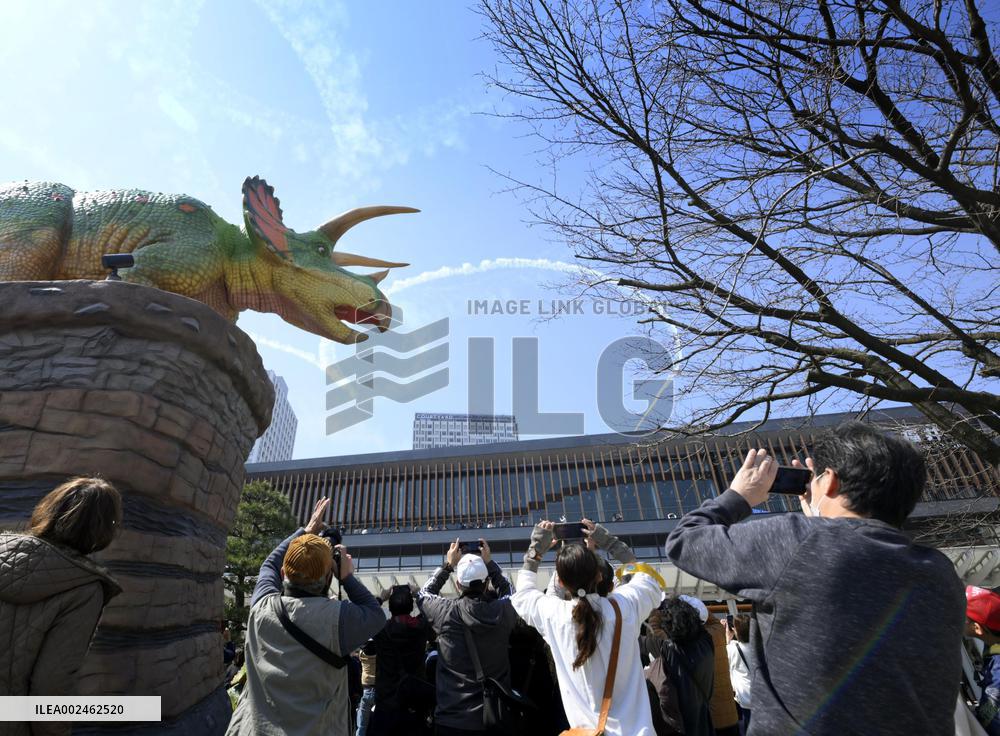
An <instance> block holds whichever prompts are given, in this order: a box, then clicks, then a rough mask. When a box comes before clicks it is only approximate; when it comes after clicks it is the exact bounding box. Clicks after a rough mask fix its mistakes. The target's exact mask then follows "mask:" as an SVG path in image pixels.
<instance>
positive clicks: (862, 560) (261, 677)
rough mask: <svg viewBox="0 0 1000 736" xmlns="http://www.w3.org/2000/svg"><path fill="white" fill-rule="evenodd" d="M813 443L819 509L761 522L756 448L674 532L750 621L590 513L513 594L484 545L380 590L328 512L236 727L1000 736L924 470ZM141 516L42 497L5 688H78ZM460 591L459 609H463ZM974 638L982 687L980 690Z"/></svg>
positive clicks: (991, 682) (95, 500)
mask: <svg viewBox="0 0 1000 736" xmlns="http://www.w3.org/2000/svg"><path fill="white" fill-rule="evenodd" d="M811 449H812V457H811V458H809V459H807V460H806V462H805V466H804V467H806V468H807V469H808V470H810V471H811V481H810V482H809V484H808V487H807V488H806V489H805V493H803V495H802V497H801V500H802V508H803V513H802V514H780V515H768V516H766V517H763V518H754V519H749V517H750V516H751V514H752V509H753V508H754V507H756V506H759V505H761V504H763V503H764V502H766V500H767V498H768V493H769V490H770V488H771V486H772V484H773V482H774V480H775V476H776V474H777V470H778V468H777V463H776V461H775V460H774V458H772V457H771V456H769V455H768V453H767V452H765V451H763V450H757V451H752V452H750V453H749V454H748V455H747V457H746V459H745V461H744V463H743V465H742V467H741V468H740V469H739V470H738V472H737V473H736V475H735V477H734V478H733V480H732V482H731V483H730V486H729V489H728V490H726V491H725V492H723V493H722V494H720V495H719V496H718V497H716V498H713V499H711V500H708V501H706V502H705V503H704V504H703V505H702V506H701V507H700V508H698V509H697V510H696V511H693V512H691V513H689V514H687V515H685V516H684V517H683V518H682V519H681V520H680V522H679V523H678V524H677V525H676V527H675V528H674V529H673V531H672V532H671V533H670V535H669V537H668V541H667V547H666V553H667V555H668V556H669V558H670V559H671V560H672V561H673V562H674V564H675V565H676V566H677V567H678V568H680V569H681V570H684V571H686V572H688V573H690V574H692V575H694V576H696V577H698V578H700V579H702V580H705V581H708V582H710V583H713V584H715V585H717V586H719V587H720V588H722V589H724V590H727V591H730V592H731V593H732V594H734V595H735V596H737V598H738V599H741V600H743V601H745V602H746V604H747V606H748V608H747V610H748V611H749V614H748V615H744V614H743V613H739V614H737V615H735V616H725V615H722V616H718V615H716V613H722V611H721V610H718V609H717V611H716V613H713V612H712V611H710V610H709V609H708V607H706V605H705V604H704V603H703V602H702V601H700V600H698V599H697V598H693V597H689V596H683V595H676V594H675V592H674V591H672V590H670V589H669V586H668V585H667V583H666V581H664V580H663V579H662V578H661V577H660V575H659V574H658V572H657V570H656V569H655V568H653V567H652V566H649V565H645V564H644V563H642V562H641V561H640V560H637V559H636V558H635V555H634V554H633V553H632V550H631V549H629V548H628V546H627V545H625V544H624V543H623V542H622V541H621V540H619V539H617V538H616V537H615V536H613V535H612V534H610V533H609V532H608V530H607V529H606V528H604V527H602V526H600V525H597V524H594V523H592V522H590V521H588V520H584V521H583V522H582V525H581V526H582V528H581V533H582V538H580V539H569V540H557V539H556V535H555V531H556V529H555V526H556V525H554V524H553V523H552V522H548V521H544V522H541V523H539V524H537V525H535V526H534V528H533V529H532V530H531V534H530V538H529V539H528V540H527V542H526V546H527V549H526V552H525V554H524V560H523V565H522V567H521V570H520V572H519V574H518V577H517V588H516V590H515V588H514V586H513V585H512V584H511V581H510V579H509V578H508V577H507V575H506V574H505V572H504V571H503V570H502V569H501V568H500V566H499V565H497V563H496V562H495V561H494V560H493V559H492V557H491V554H490V548H489V544H488V543H487V542H486V541H485V540H479V546H478V548H470V547H469V545H463V544H462V543H460V541H459V540H456V541H455V542H454V543H453V544H451V546H450V547H449V548H448V549H447V550H446V551H445V552H444V555H443V558H444V559H443V561H442V564H441V565H440V567H438V569H437V570H436V571H435V572H434V574H433V575H432V576H431V577H430V579H429V580H428V581H427V582H426V584H425V585H424V586H423V587H422V588H419V589H418V588H416V587H415V586H408V585H398V586H394V587H392V588H390V589H387V590H385V591H381V595H380V596H379V597H376V596H375V595H373V594H372V592H370V591H369V590H368V589H367V588H366V587H365V586H364V585H363V584H362V583H361V581H360V580H359V579H358V578H357V577H356V576H355V575H354V574H353V573H354V566H353V561H352V559H351V555H350V552H349V551H348V550H347V549H346V548H345V547H344V546H343V545H340V544H331V542H330V540H329V539H328V538H327V537H326V536H323V535H322V534H323V531H324V527H325V524H324V523H323V521H322V519H323V517H324V516H325V514H326V510H327V504H328V503H329V500H328V499H324V500H321V501H320V502H319V503H318V504H317V506H316V508H315V509H314V512H313V515H312V518H311V519H310V521H309V523H308V524H307V525H306V526H305V527H303V528H302V529H299V530H298V531H296V532H295V533H294V534H293V535H291V536H290V537H289V538H288V539H286V540H284V541H283V542H281V544H279V545H278V546H277V547H276V548H275V549H274V551H273V552H272V553H271V554H270V555H269V556H268V558H267V559H266V560H265V561H264V563H263V565H262V566H261V569H260V575H259V578H258V581H257V585H256V588H255V590H254V593H253V596H252V599H251V601H250V614H249V619H248V621H247V627H246V642H245V646H244V648H243V651H242V652H238V651H236V648H235V647H229V648H227V652H226V657H227V659H228V660H229V664H230V665H231V667H230V670H229V671H230V674H232V673H233V672H234V671H235V670H236V669H239V671H240V674H239V675H237V676H236V677H234V678H233V679H234V681H235V682H236V683H237V684H236V688H235V689H236V690H237V691H238V694H237V696H236V698H235V710H234V713H233V715H232V719H231V722H230V724H229V729H228V731H227V733H228V734H234V735H246V736H250V735H255V734H282V735H285V734H287V735H292V736H294V735H297V734H302V735H306V734H317V735H319V734H324V735H326V734H333V735H335V736H355V735H356V736H366V735H370V736H379V735H381V734H418V735H419V734H428V735H429V734H439V735H441V736H464V735H469V736H494V735H499V734H504V735H507V736H513V735H514V734H517V735H518V736H521V735H524V736H527V735H528V734H539V735H545V736H547V735H549V734H551V735H552V736H555V734H559V733H561V732H563V731H567V730H568V729H573V731H572V733H579V734H609V735H612V736H664V735H665V734H684V735H686V736H712V735H719V736H722V735H727V736H729V735H732V736H735V735H736V734H741V735H745V734H747V733H750V734H754V735H758V736H759V735H765V736H766V735H770V734H838V735H839V734H931V735H936V734H940V735H942V736H943V735H944V734H949V736H950V735H951V734H955V733H966V732H970V731H963V730H962V729H970V728H971V729H979V732H980V733H982V732H985V733H987V734H990V735H991V736H1000V594H998V593H997V592H994V591H991V590H986V589H981V588H975V587H968V588H965V587H964V586H963V585H962V583H961V582H960V580H959V578H958V576H957V574H956V572H955V569H954V567H953V566H952V564H951V563H950V561H949V560H948V559H947V558H946V557H945V556H944V555H943V554H942V553H940V552H938V551H936V550H933V549H930V548H926V547H922V546H920V545H917V544H914V543H913V542H912V541H911V540H910V539H909V538H908V537H907V536H906V535H905V534H904V532H903V531H902V529H901V527H902V525H903V522H904V521H905V520H906V518H907V517H908V516H909V514H910V513H911V512H912V510H913V508H914V507H915V505H916V503H917V500H918V499H919V497H920V495H921V493H922V491H923V487H924V483H925V479H926V468H925V465H924V460H923V458H922V457H921V455H920V454H919V452H918V451H917V450H916V448H914V447H913V446H912V445H911V444H909V443H908V442H906V441H904V440H901V439H899V438H896V437H894V436H892V435H888V434H883V433H880V432H878V431H875V430H874V429H872V428H870V427H868V426H866V425H862V424H848V425H844V426H841V427H839V428H836V429H834V430H831V431H829V432H828V433H827V434H826V435H825V436H824V437H823V438H822V439H821V440H820V441H819V442H817V443H816V444H815V445H814V446H813V447H812V448H811ZM796 464H797V465H798V463H796ZM120 523H121V499H120V497H119V496H118V493H117V491H115V490H114V489H113V488H112V487H111V486H110V485H109V484H107V483H104V482H103V481H100V480H98V479H77V480H76V481H73V482H72V483H68V484H65V485H64V486H61V487H60V488H58V489H56V490H55V491H53V492H52V493H51V494H49V495H48V496H46V498H45V499H43V501H42V502H41V503H40V504H39V506H38V508H37V509H36V511H35V514H34V515H33V517H32V521H31V526H30V528H29V530H28V532H27V533H22V534H5V535H0V622H3V623H4V625H5V626H6V628H4V629H2V630H3V631H9V632H15V631H17V632H19V633H18V635H17V636H13V635H12V634H9V635H8V639H9V642H10V645H9V646H8V647H7V648H6V649H4V648H2V647H0V694H2V695H21V694H67V693H70V692H71V691H72V690H71V687H70V686H71V683H72V677H73V673H74V672H75V668H77V667H79V665H80V662H81V661H82V659H83V656H84V654H85V653H86V639H85V638H84V637H82V636H81V635H80V634H81V632H84V631H89V632H92V631H93V630H94V627H95V626H96V624H97V620H98V618H99V616H100V611H101V609H102V608H103V606H104V605H105V604H106V602H107V600H108V599H109V598H110V597H111V596H113V595H115V594H116V593H117V592H118V591H119V590H120V589H119V588H118V587H117V585H116V584H115V583H114V581H113V580H112V579H111V577H110V576H109V575H108V574H107V572H106V571H105V570H103V569H102V568H100V566H99V565H96V564H95V563H94V562H93V561H91V560H90V559H89V558H88V557H87V555H89V554H91V553H92V552H95V551H97V550H99V549H102V548H103V547H105V546H107V544H108V543H110V541H111V540H112V539H113V537H114V534H115V532H116V531H117V528H118V527H119V526H120ZM549 554H553V555H554V571H553V572H552V574H551V575H550V576H549V582H548V585H547V586H546V587H544V588H543V587H542V586H540V585H539V568H540V565H542V563H543V561H544V560H545V558H546V556H547V555H549ZM616 568H617V569H616ZM40 569H41V570H45V571H46V576H47V577H46V578H45V579H43V578H39V577H38V571H39V570H40ZM50 571H56V573H55V574H53V573H51V572H50ZM334 580H337V581H339V583H338V586H337V587H338V588H339V590H338V593H337V594H336V595H334V594H332V593H331V584H332V583H333V581H334ZM46 581H48V582H47V583H46ZM449 581H451V582H452V584H453V586H454V589H455V591H456V592H457V594H458V595H457V596H444V595H442V591H443V590H444V589H445V586H446V585H447V584H448V583H449ZM43 583H46V584H44V585H43ZM345 596H346V598H345ZM386 607H387V610H386ZM23 626H28V627H29V629H30V636H28V635H25V634H24V633H23V632H22V631H21V627H23ZM973 640H979V641H981V642H982V655H981V659H982V666H981V668H980V675H979V677H978V678H977V679H978V682H977V683H974V684H975V685H976V686H977V687H976V688H975V690H976V692H974V693H973V692H971V691H970V689H969V688H967V687H962V685H963V674H962V651H963V647H968V643H969V642H970V641H973ZM968 649H969V650H973V649H974V648H972V647H968ZM976 651H978V649H976ZM238 657H242V658H243V659H244V662H243V666H242V668H238V666H237V665H238V663H237V658H238ZM54 658H58V661H59V666H53V662H54V661H55V659H54ZM39 673H41V674H39ZM55 673H58V675H57V674H55ZM964 684H966V685H968V684H972V683H967V682H966V683H964ZM973 699H975V700H977V702H975V703H971V702H970V701H971V700H973ZM970 705H971V706H972V707H973V708H974V710H970ZM65 725H66V726H67V727H66V729H65V730H63V731H59V730H53V732H54V733H59V732H62V733H69V728H68V724H65ZM956 729H958V730H956ZM15 733H24V734H27V733H29V731H28V730H27V729H26V728H25V729H23V730H21V731H19V732H18V731H15Z"/></svg>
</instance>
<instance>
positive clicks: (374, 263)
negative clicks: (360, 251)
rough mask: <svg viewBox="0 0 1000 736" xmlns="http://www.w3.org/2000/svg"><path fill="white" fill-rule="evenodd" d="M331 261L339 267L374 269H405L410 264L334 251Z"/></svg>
mask: <svg viewBox="0 0 1000 736" xmlns="http://www.w3.org/2000/svg"><path fill="white" fill-rule="evenodd" d="M330 259H331V260H332V261H333V262H334V263H336V264H337V265H338V266H371V267H372V268H379V267H381V268H403V267H404V266H409V265H410V264H409V263H393V262H392V261H382V260H379V259H378V258H368V257H367V256H357V255H354V254H353V253H341V252H339V251H336V250H335V251H334V252H333V253H331V254H330Z"/></svg>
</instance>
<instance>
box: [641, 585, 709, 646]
mask: <svg viewBox="0 0 1000 736" xmlns="http://www.w3.org/2000/svg"><path fill="white" fill-rule="evenodd" d="M649 625H650V628H652V629H653V631H654V632H656V633H658V634H661V635H663V636H665V637H667V638H668V639H670V640H671V641H673V642H674V643H675V644H685V643H687V642H689V641H694V640H695V639H697V638H698V637H699V636H701V634H702V632H704V630H705V627H704V626H703V625H702V623H701V616H700V615H699V614H698V611H697V609H695V607H694V606H692V605H691V604H690V603H686V602H684V601H682V600H681V599H680V598H678V597H677V596H671V597H670V598H667V599H666V600H665V601H663V602H662V603H661V604H660V607H659V608H658V609H656V610H655V611H653V615H652V616H650V617H649Z"/></svg>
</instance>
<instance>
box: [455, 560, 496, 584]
mask: <svg viewBox="0 0 1000 736" xmlns="http://www.w3.org/2000/svg"><path fill="white" fill-rule="evenodd" d="M455 575H457V576H458V582H459V583H461V584H462V585H468V584H469V583H474V582H475V581H477V580H478V581H480V582H482V581H483V580H486V578H488V577H489V576H490V573H489V570H487V569H486V563H485V562H483V558H482V557H480V556H479V555H462V559H460V560H459V561H458V565H457V566H456V567H455Z"/></svg>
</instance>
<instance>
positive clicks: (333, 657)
mask: <svg viewBox="0 0 1000 736" xmlns="http://www.w3.org/2000/svg"><path fill="white" fill-rule="evenodd" d="M278 620H279V621H281V625H282V626H283V627H284V629H285V631H287V632H288V633H289V634H291V635H292V638H293V639H295V641H297V642H298V643H299V644H301V645H302V646H304V647H305V648H306V649H308V650H309V651H310V652H312V653H313V654H315V655H316V656H317V657H319V658H320V659H322V660H323V661H324V662H326V663H327V664H328V665H331V666H333V667H336V668H337V669H338V670H339V669H342V668H343V667H346V666H347V661H348V660H347V657H344V656H342V655H340V654H334V653H333V652H331V651H330V650H329V649H327V648H326V647H325V646H323V645H322V644H320V643H319V642H318V641H316V640H315V639H313V638H312V637H311V636H309V634H307V633H306V632H304V631H303V630H302V629H300V628H299V627H298V626H296V625H295V624H293V623H292V620H291V619H290V618H288V611H286V610H285V602H284V601H283V600H281V595H278Z"/></svg>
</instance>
